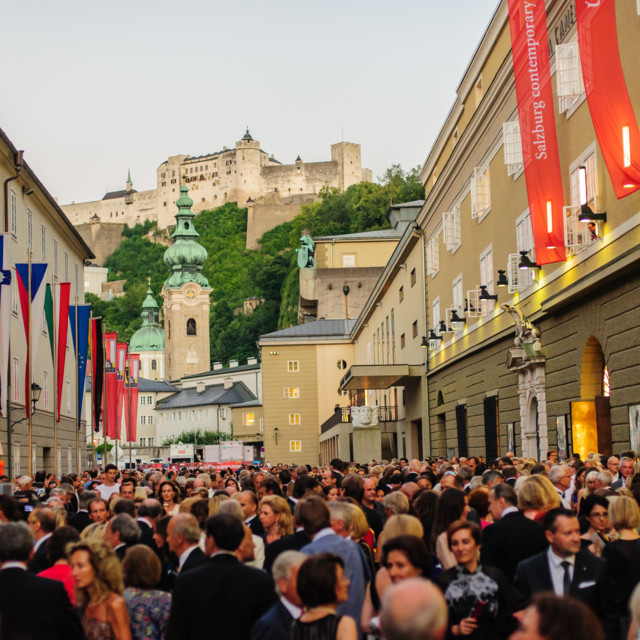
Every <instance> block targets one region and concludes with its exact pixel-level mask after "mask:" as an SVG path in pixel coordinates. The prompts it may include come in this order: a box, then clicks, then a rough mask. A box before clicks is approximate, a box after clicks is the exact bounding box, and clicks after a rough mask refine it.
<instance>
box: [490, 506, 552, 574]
mask: <svg viewBox="0 0 640 640" xmlns="http://www.w3.org/2000/svg"><path fill="white" fill-rule="evenodd" d="M546 548H547V538H546V536H545V534H544V529H543V528H542V526H541V525H540V524H539V523H537V522H534V521H533V520H530V519H529V518H527V517H526V516H525V515H524V514H523V513H522V512H521V511H518V512H517V513H516V512H512V513H508V514H507V515H506V516H504V518H501V519H500V520H498V521H497V522H496V523H495V524H490V525H489V526H488V527H487V528H486V529H485V530H484V531H483V533H482V548H481V549H480V561H481V562H482V564H486V565H489V566H492V567H496V568H497V569H500V571H502V573H504V575H505V576H507V578H508V579H509V580H510V581H511V582H513V577H514V576H515V574H516V568H517V566H518V563H519V562H522V561H523V560H526V559H527V558H531V557H532V556H535V555H536V554H537V553H540V552H541V551H544V550H545V549H546Z"/></svg>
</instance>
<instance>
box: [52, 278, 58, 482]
mask: <svg viewBox="0 0 640 640" xmlns="http://www.w3.org/2000/svg"><path fill="white" fill-rule="evenodd" d="M51 305H52V307H53V310H52V318H53V322H52V325H51V331H52V332H53V354H52V356H51V358H52V360H53V473H54V475H55V477H56V478H57V477H58V420H57V417H58V340H57V337H58V336H57V335H56V331H57V329H58V323H57V322H56V320H57V318H56V276H55V273H52V274H51Z"/></svg>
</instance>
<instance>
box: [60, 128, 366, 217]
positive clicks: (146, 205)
mask: <svg viewBox="0 0 640 640" xmlns="http://www.w3.org/2000/svg"><path fill="white" fill-rule="evenodd" d="M156 180H157V181H156V188H155V189H149V190H147V191H136V190H135V189H134V188H133V181H132V180H131V174H130V173H129V174H128V176H127V181H126V184H125V188H124V189H123V190H120V191H111V192H108V193H106V194H105V195H104V196H103V198H102V199H101V200H95V201H92V202H81V203H75V202H72V203H70V204H67V205H63V207H62V209H63V211H64V212H65V213H66V214H67V216H69V219H70V220H71V221H72V222H73V223H74V224H76V225H84V224H90V223H91V222H94V223H95V222H101V223H120V224H122V223H124V224H127V225H128V226H130V227H132V226H134V225H135V224H137V223H144V222H145V221H147V220H151V221H154V222H157V223H158V228H159V229H166V228H167V227H169V226H171V225H172V224H173V210H174V207H175V205H176V201H177V199H178V198H179V196H180V187H181V186H182V185H185V184H186V185H189V191H190V193H191V197H192V198H193V200H194V204H193V211H194V212H195V213H199V212H200V211H203V210H207V209H214V208H216V207H219V206H222V205H223V204H225V203H226V202H237V203H238V204H239V205H240V206H244V205H245V203H248V204H251V203H252V202H256V201H259V200H260V199H262V198H264V197H265V196H268V195H269V194H277V198H278V204H279V205H281V204H287V203H293V204H299V203H300V202H301V201H306V200H309V199H311V200H313V199H314V198H315V196H316V194H317V193H318V192H319V191H320V189H322V188H323V187H324V186H330V187H336V188H338V189H341V190H344V189H346V188H347V187H349V186H351V185H352V184H357V183H358V182H361V181H363V180H371V171H370V170H368V169H363V168H362V158H361V150H360V145H359V144H355V143H352V142H338V143H336V144H334V145H332V146H331V159H330V160H327V161H324V162H303V161H302V159H301V158H300V156H298V158H297V159H296V161H295V162H294V163H292V164H282V163H281V162H280V161H278V160H276V159H275V158H274V156H273V154H271V155H269V154H268V153H267V152H265V151H263V150H262V149H261V148H260V142H259V141H258V140H254V139H253V137H252V136H251V134H250V133H249V130H248V129H247V131H246V133H245V134H244V136H243V137H242V139H241V140H238V142H236V144H235V147H233V148H227V147H223V148H222V150H221V151H216V152H215V153H209V154H206V155H202V156H196V157H194V156H190V155H184V154H180V155H176V156H171V157H169V158H167V160H165V161H164V162H163V163H162V164H160V166H159V167H158V169H157V172H156Z"/></svg>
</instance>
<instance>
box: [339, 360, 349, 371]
mask: <svg viewBox="0 0 640 640" xmlns="http://www.w3.org/2000/svg"><path fill="white" fill-rule="evenodd" d="M337 366H338V369H340V371H342V370H344V369H346V368H347V361H346V360H338V365H337Z"/></svg>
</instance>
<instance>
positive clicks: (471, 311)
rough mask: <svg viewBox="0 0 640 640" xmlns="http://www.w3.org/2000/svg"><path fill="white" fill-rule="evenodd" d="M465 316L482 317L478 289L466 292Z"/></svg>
mask: <svg viewBox="0 0 640 640" xmlns="http://www.w3.org/2000/svg"><path fill="white" fill-rule="evenodd" d="M465 315H466V316H467V318H481V317H482V316H483V313H482V301H481V300H480V287H478V288H477V289H471V290H470V291H467V311H466V312H465Z"/></svg>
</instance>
